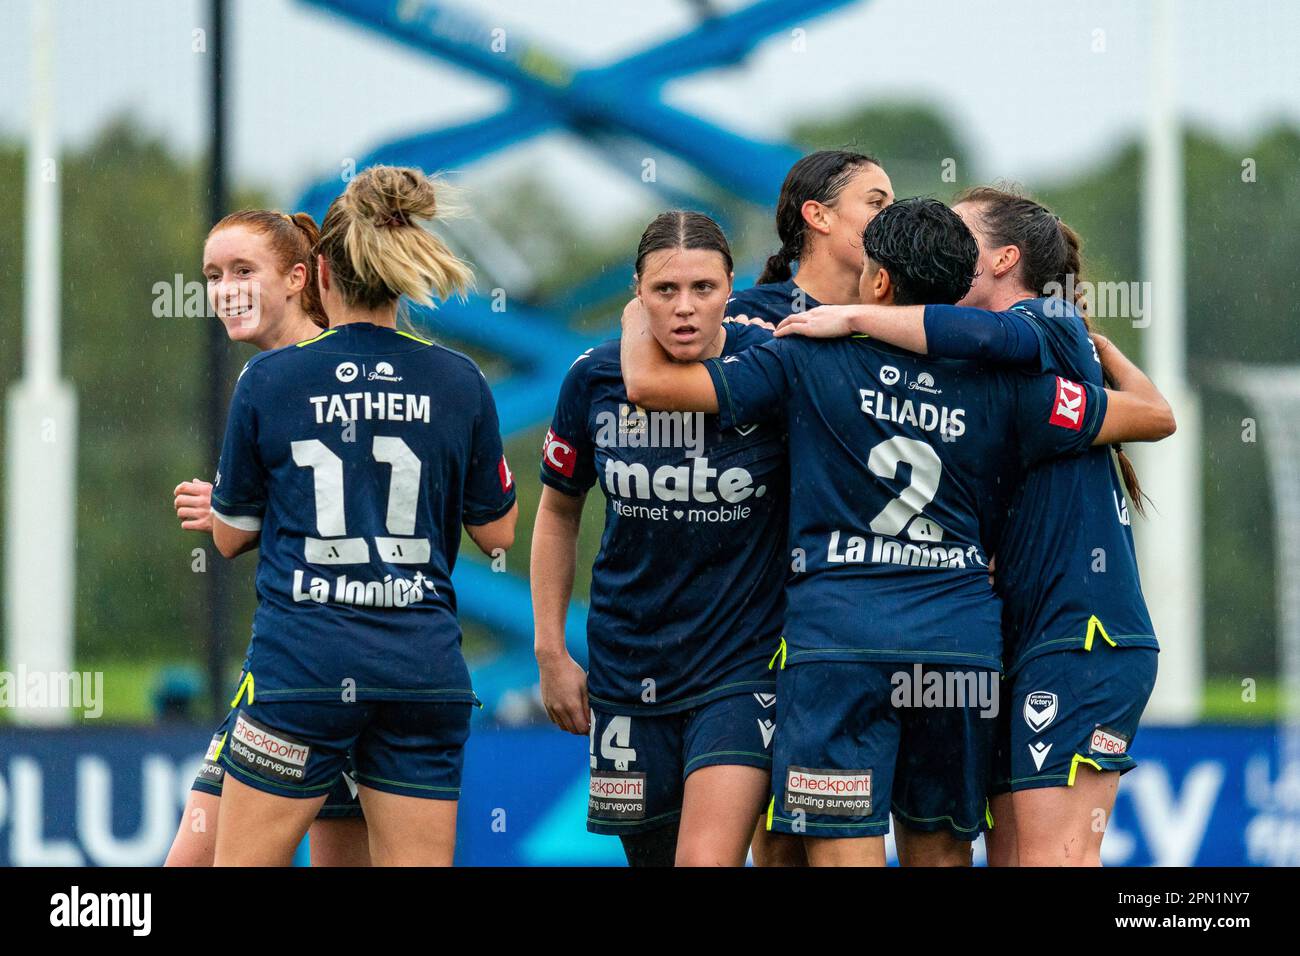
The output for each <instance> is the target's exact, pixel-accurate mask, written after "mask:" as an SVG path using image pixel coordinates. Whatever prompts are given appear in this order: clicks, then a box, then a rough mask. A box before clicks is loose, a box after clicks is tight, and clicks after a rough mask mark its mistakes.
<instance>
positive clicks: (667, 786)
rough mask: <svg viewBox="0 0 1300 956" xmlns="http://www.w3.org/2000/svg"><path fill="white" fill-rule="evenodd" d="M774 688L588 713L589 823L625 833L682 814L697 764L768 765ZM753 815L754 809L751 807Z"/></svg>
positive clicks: (594, 828)
mask: <svg viewBox="0 0 1300 956" xmlns="http://www.w3.org/2000/svg"><path fill="white" fill-rule="evenodd" d="M775 712H776V695H774V694H758V693H749V694H732V695H731V696H729V697H722V698H719V699H717V700H712V701H709V702H708V703H706V704H701V705H700V706H699V707H695V708H693V709H691V710H683V711H679V712H677V713H673V714H648V715H646V716H642V715H640V714H638V715H636V716H634V717H629V716H627V715H625V714H608V713H602V712H601V711H599V710H595V709H593V710H592V712H591V780H590V789H589V797H588V800H587V829H588V830H590V831H591V832H592V833H607V834H614V835H626V834H629V833H642V832H645V831H647V830H654V829H657V828H658V827H662V826H666V825H667V824H670V823H672V822H673V821H674V820H676V819H678V818H679V817H680V816H681V814H682V797H683V794H684V793H685V786H686V778H687V777H688V776H690V775H691V774H692V773H693V772H695V771H696V770H699V769H700V768H701V767H717V766H742V767H757V768H759V769H760V770H763V771H769V770H771V768H772V735H773V733H774V732H775V730H776V724H775V721H774V720H773V718H774V716H775ZM755 819H757V808H755Z"/></svg>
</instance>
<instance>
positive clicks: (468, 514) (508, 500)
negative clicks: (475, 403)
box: [461, 372, 515, 525]
mask: <svg viewBox="0 0 1300 956" xmlns="http://www.w3.org/2000/svg"><path fill="white" fill-rule="evenodd" d="M478 381H479V389H480V399H479V414H478V417H477V418H476V419H475V420H474V434H473V437H472V439H471V441H472V447H471V449H470V458H469V468H468V470H467V471H466V473H465V491H464V503H463V505H462V508H461V516H462V517H461V520H462V521H463V522H464V523H465V524H468V525H482V524H488V523H489V522H492V521H496V520H497V519H498V518H500V517H503V516H504V515H505V514H506V512H508V511H509V510H510V506H511V505H513V504H514V503H515V476H514V475H513V474H511V472H510V465H509V464H507V463H506V456H505V451H504V450H503V449H502V447H501V425H500V423H499V422H498V420H497V403H496V400H495V399H493V397H492V389H491V388H489V387H488V383H487V379H485V378H484V377H483V373H482V372H479V373H478Z"/></svg>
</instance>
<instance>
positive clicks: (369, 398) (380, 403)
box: [307, 392, 429, 425]
mask: <svg viewBox="0 0 1300 956" xmlns="http://www.w3.org/2000/svg"><path fill="white" fill-rule="evenodd" d="M307 401H309V402H311V403H312V405H314V406H315V408H316V424H317V425H328V424H330V423H331V422H354V421H356V420H357V419H359V418H364V419H366V420H367V421H370V420H371V419H377V420H379V421H389V422H424V423H425V424H426V425H427V424H428V423H429V396H428V395H410V394H403V393H401V392H348V393H347V394H345V395H312V396H311V397H310V398H308V399H307Z"/></svg>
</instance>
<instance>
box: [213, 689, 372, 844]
mask: <svg viewBox="0 0 1300 956" xmlns="http://www.w3.org/2000/svg"><path fill="white" fill-rule="evenodd" d="M237 713H238V709H235V710H232V711H231V712H230V713H229V714H227V715H226V719H225V720H224V721H222V723H221V726H220V727H218V728H217V732H216V733H215V734H213V735H212V740H210V741H209V742H208V752H207V753H206V754H204V755H203V765H202V766H201V767H199V772H198V773H197V774H195V776H194V782H193V783H192V784H190V789H191V790H198V791H199V792H200V793H210V794H212V795H213V796H214V797H219V796H221V784H222V782H223V781H224V780H225V777H226V770H225V768H224V767H222V766H221V761H220V759H219V758H220V756H221V751H222V749H223V748H224V747H225V743H226V738H227V736H228V735H229V733H230V728H231V727H233V726H234V724H235V715H236V714H237ZM364 817H365V814H364V813H362V812H361V801H360V799H358V797H357V780H356V773H355V769H354V768H353V767H352V766H351V762H350V761H349V765H348V767H347V769H345V770H344V771H343V772H342V773H341V774H339V779H338V780H337V781H336V782H335V784H334V786H332V787H330V790H329V793H328V794H327V795H326V797H325V804H324V806H322V807H321V808H320V811H319V812H318V813H317V814H316V818H317V819H318V820H346V819H363V818H364Z"/></svg>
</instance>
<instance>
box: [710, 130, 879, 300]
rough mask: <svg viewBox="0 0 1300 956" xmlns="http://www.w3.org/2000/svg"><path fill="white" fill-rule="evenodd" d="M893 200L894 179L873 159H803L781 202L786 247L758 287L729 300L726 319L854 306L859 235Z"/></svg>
mask: <svg viewBox="0 0 1300 956" xmlns="http://www.w3.org/2000/svg"><path fill="white" fill-rule="evenodd" d="M893 201H894V187H893V185H892V184H891V183H890V181H889V175H888V174H887V173H886V172H885V170H884V167H883V166H881V165H880V161H879V160H878V159H876V158H875V157H874V156H868V155H866V154H865V153H853V152H847V151H845V150H838V149H834V150H831V149H824V150H818V151H817V152H815V153H809V154H808V155H807V156H805V157H803V159H801V160H799V161H798V162H797V163H795V164H794V165H793V166H791V167H790V172H789V173H787V174H786V177H785V182H784V183H782V184H781V193H780V196H779V197H778V198H777V202H776V234H777V236H778V238H780V240H781V248H780V249H778V250H777V251H776V252H775V253H774V254H773V255H771V256H769V257H768V259H767V264H766V266H765V267H764V268H763V272H762V274H761V275H760V276H759V277H758V284H757V285H755V286H753V287H752V288H749V289H746V290H745V291H744V292H738V293H736V294H735V296H733V297H732V298H731V299H730V300H729V301H728V302H727V315H728V316H729V317H734V316H746V317H747V318H748V319H750V320H751V321H753V320H759V321H764V322H768V323H771V324H773V325H774V324H775V323H777V322H780V321H781V320H782V319H783V318H785V317H786V316H787V315H789V314H790V313H792V312H802V311H804V310H805V309H811V308H815V307H816V306H818V305H821V304H823V303H831V304H837V305H838V304H845V303H851V302H857V301H858V279H859V277H860V276H861V275H862V231H863V230H864V229H866V228H867V224H868V223H870V222H871V220H872V219H873V218H875V216H876V213H878V212H880V210H882V209H884V208H885V207H886V206H888V205H889V204H890V203H891V202H893ZM796 262H797V263H798V265H799V274H798V275H797V276H795V275H793V272H792V268H793V266H794V264H795V263H796Z"/></svg>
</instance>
